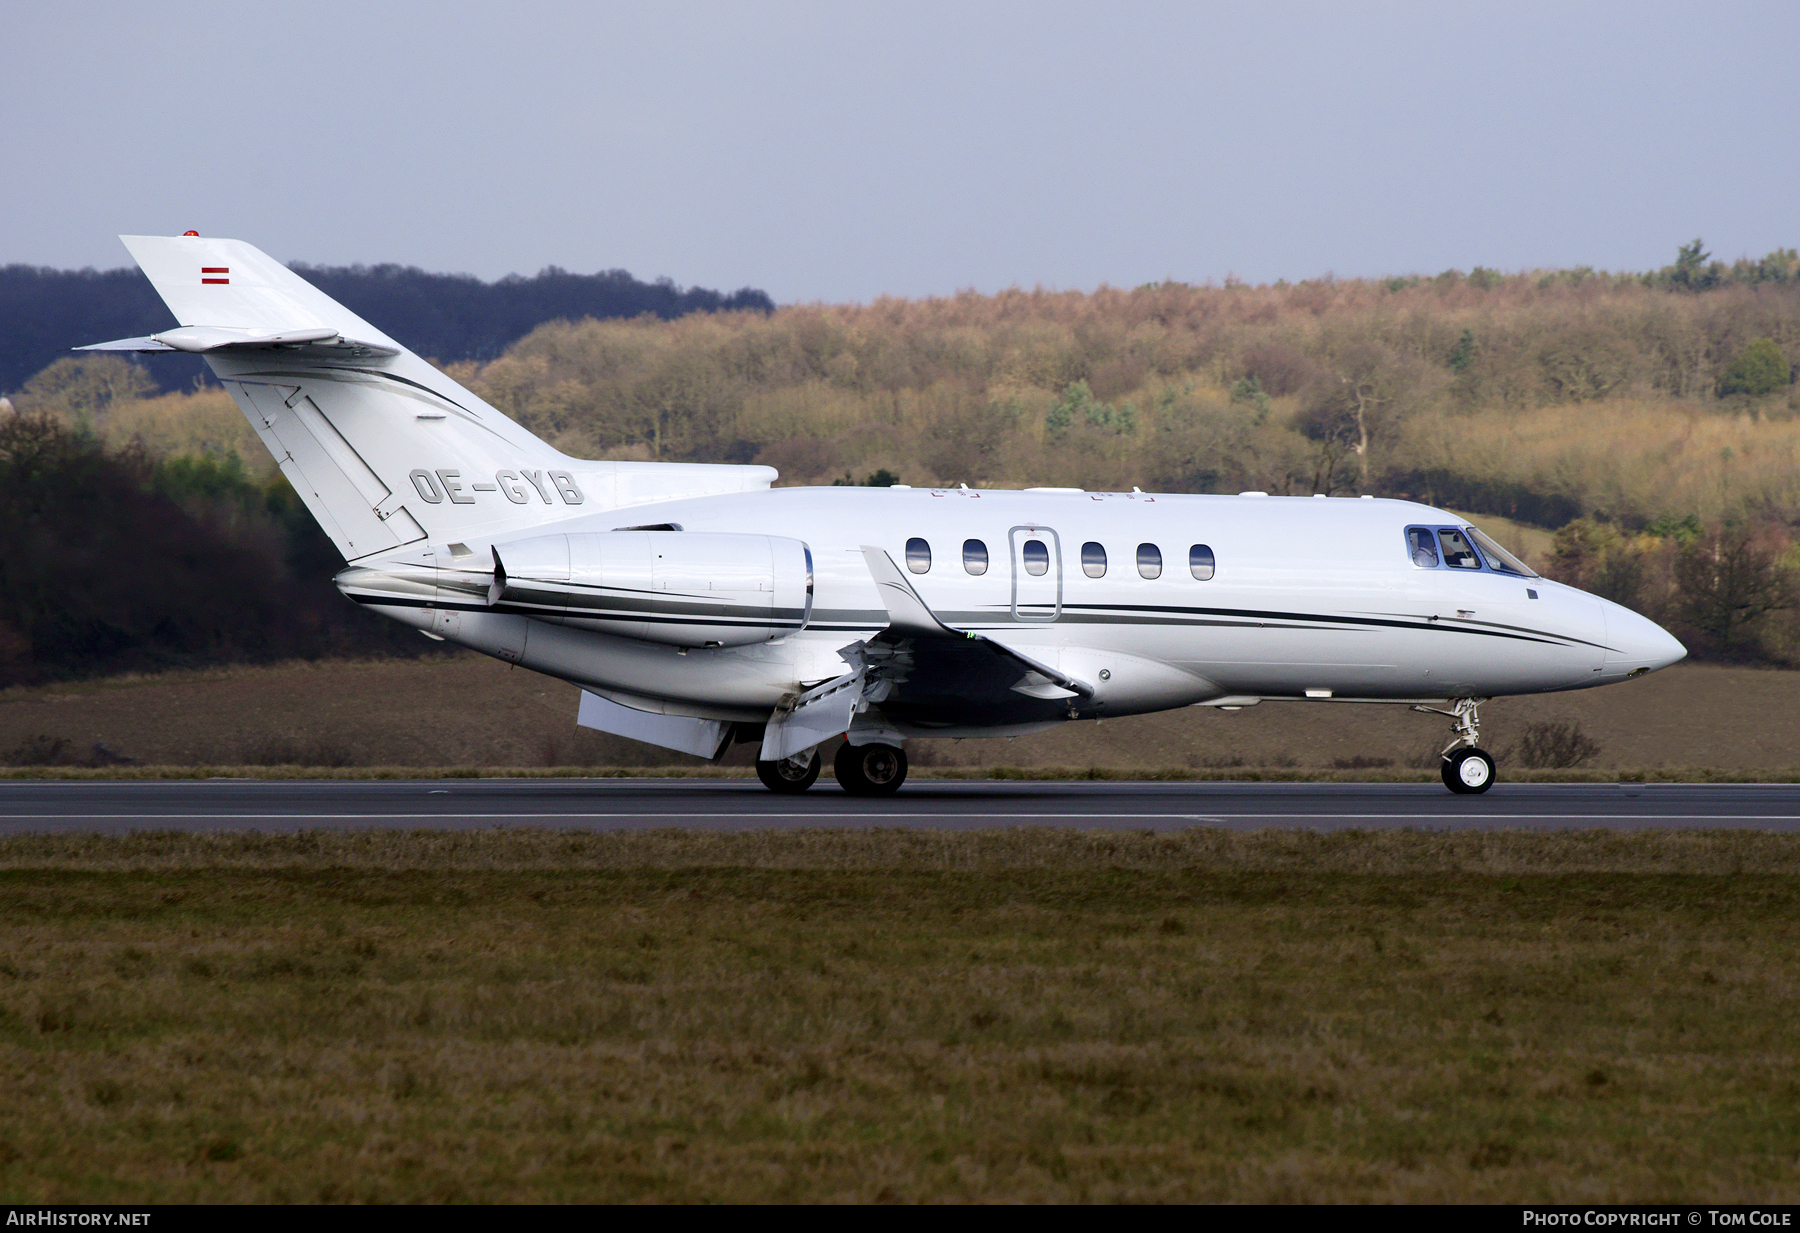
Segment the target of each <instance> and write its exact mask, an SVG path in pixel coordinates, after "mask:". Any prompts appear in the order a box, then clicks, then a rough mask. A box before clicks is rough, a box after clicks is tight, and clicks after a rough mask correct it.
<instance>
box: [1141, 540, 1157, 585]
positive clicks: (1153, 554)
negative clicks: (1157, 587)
mask: <svg viewBox="0 0 1800 1233" xmlns="http://www.w3.org/2000/svg"><path fill="white" fill-rule="evenodd" d="M1137 561H1138V573H1139V574H1140V575H1141V576H1143V577H1145V578H1160V577H1162V549H1161V548H1158V547H1157V546H1156V545H1155V544H1139V545H1138V553H1137Z"/></svg>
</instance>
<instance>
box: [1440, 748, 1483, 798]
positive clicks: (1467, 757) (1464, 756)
mask: <svg viewBox="0 0 1800 1233" xmlns="http://www.w3.org/2000/svg"><path fill="white" fill-rule="evenodd" d="M1442 769H1443V774H1444V786H1445V787H1446V788H1448V789H1450V790H1451V791H1452V792H1456V793H1461V794H1468V793H1473V792H1486V791H1487V790H1488V789H1489V788H1491V787H1493V786H1494V760H1493V759H1492V758H1490V757H1488V756H1487V751H1486V750H1483V749H1459V750H1457V751H1456V752H1455V753H1453V754H1451V755H1450V756H1449V757H1447V758H1445V759H1444V765H1443V768H1442Z"/></svg>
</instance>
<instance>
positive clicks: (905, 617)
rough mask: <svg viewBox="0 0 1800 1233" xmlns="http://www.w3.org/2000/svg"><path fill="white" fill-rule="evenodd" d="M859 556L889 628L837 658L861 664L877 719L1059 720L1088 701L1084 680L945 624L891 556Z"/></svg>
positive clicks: (948, 722)
mask: <svg viewBox="0 0 1800 1233" xmlns="http://www.w3.org/2000/svg"><path fill="white" fill-rule="evenodd" d="M862 553H863V559H864V560H865V561H867V562H868V565H869V573H870V575H871V576H872V577H873V578H874V579H875V586H876V589H877V591H878V592H879V593H880V595H881V599H882V602H883V603H884V604H885V605H886V606H887V610H888V621H889V623H888V627H887V628H886V629H884V630H882V631H881V632H880V633H879V634H877V635H875V637H873V638H871V639H869V640H868V641H867V642H865V643H862V644H861V645H860V646H859V647H852V648H847V649H846V650H845V651H842V652H840V654H842V655H844V657H845V658H846V659H848V660H851V661H852V662H853V663H854V662H855V661H856V660H857V659H860V660H861V661H862V664H863V667H864V672H865V674H866V676H867V678H868V679H867V681H866V683H865V686H864V690H863V697H864V698H865V699H867V701H869V702H870V703H871V704H875V705H879V706H880V708H881V712H882V714H883V715H885V716H887V717H888V718H890V719H894V720H898V721H902V722H906V723H911V724H917V725H920V726H922V727H961V726H964V725H967V724H981V725H989V724H1025V723H1034V722H1039V721H1043V720H1048V719H1060V718H1063V717H1065V716H1067V715H1069V714H1070V713H1072V712H1076V711H1078V710H1079V709H1080V708H1081V706H1082V705H1083V704H1084V703H1086V702H1088V701H1090V700H1091V699H1092V698H1093V697H1094V686H1093V684H1092V683H1091V682H1089V681H1084V680H1081V679H1080V678H1078V677H1075V676H1071V675H1069V674H1068V673H1066V672H1063V671H1061V670H1060V669H1057V668H1055V667H1052V666H1051V665H1050V664H1047V663H1044V662H1043V661H1042V660H1039V659H1037V658H1035V657H1034V656H1031V655H1029V654H1027V653H1025V652H1024V651H1021V650H1018V649H1016V648H1014V647H1011V646H1008V645H1007V644H1006V643H1004V642H1002V641H1000V640H998V639H996V638H994V637H993V636H992V635H989V634H980V633H976V632H975V631H974V630H965V629H957V628H955V627H954V626H951V625H946V624H945V623H944V622H943V621H941V620H939V619H938V617H937V614H936V613H934V612H932V610H931V607H930V605H928V604H927V603H926V602H925V601H924V600H923V599H922V598H920V596H919V593H918V592H917V591H915V590H914V589H913V585H912V583H911V582H910V581H908V579H907V577H906V575H905V574H904V573H902V572H901V571H900V567H899V566H898V565H896V564H895V563H894V559H893V558H892V557H891V556H889V555H888V554H887V553H886V552H885V551H883V550H882V549H880V548H872V547H868V546H865V547H864V548H863V550H862Z"/></svg>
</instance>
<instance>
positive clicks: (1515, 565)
mask: <svg viewBox="0 0 1800 1233" xmlns="http://www.w3.org/2000/svg"><path fill="white" fill-rule="evenodd" d="M1464 530H1466V531H1468V533H1469V538H1470V539H1472V540H1474V541H1475V546H1476V547H1477V548H1480V549H1481V555H1482V556H1484V557H1486V558H1487V563H1488V568H1489V569H1491V570H1493V571H1494V572H1495V573H1496V574H1514V575H1517V576H1518V577H1520V578H1535V577H1537V575H1536V574H1534V573H1532V572H1531V570H1530V568H1528V567H1527V566H1526V564H1525V562H1523V561H1521V560H1519V558H1518V557H1515V556H1514V555H1513V554H1512V553H1510V552H1508V551H1507V550H1506V549H1504V548H1502V547H1501V546H1500V545H1499V544H1496V543H1495V542H1494V541H1493V540H1491V539H1489V538H1488V537H1487V536H1485V535H1483V534H1482V533H1481V532H1480V531H1477V530H1476V529H1475V528H1474V527H1465V528H1464Z"/></svg>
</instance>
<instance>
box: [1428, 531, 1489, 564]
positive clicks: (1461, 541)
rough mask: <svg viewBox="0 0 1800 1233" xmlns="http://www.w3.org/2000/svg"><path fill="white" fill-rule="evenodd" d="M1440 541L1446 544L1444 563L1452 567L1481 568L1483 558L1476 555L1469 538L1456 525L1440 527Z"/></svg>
mask: <svg viewBox="0 0 1800 1233" xmlns="http://www.w3.org/2000/svg"><path fill="white" fill-rule="evenodd" d="M1438 541H1439V542H1440V543H1442V544H1443V545H1444V564H1445V565H1448V566H1449V567H1450V568H1451V569H1480V568H1481V558H1480V557H1478V556H1476V555H1475V549H1474V548H1472V547H1470V545H1469V541H1468V538H1467V537H1466V536H1464V535H1463V533H1462V532H1461V531H1459V530H1457V529H1456V528H1454V527H1440V528H1439V529H1438Z"/></svg>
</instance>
